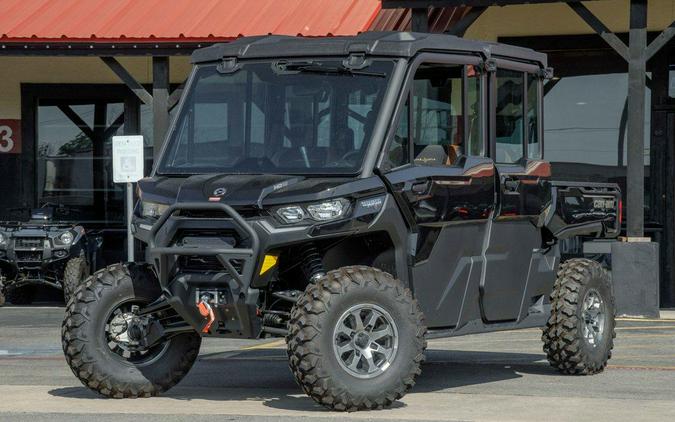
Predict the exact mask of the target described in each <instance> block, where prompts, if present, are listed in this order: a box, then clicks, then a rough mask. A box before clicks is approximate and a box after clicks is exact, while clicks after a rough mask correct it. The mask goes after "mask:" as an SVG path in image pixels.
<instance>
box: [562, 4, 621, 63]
mask: <svg viewBox="0 0 675 422" xmlns="http://www.w3.org/2000/svg"><path fill="white" fill-rule="evenodd" d="M567 4H568V6H569V7H570V8H572V10H574V12H575V13H576V14H577V15H579V17H580V18H581V19H583V21H584V22H586V23H587V24H588V26H590V27H591V28H592V29H593V30H594V31H595V32H596V33H597V34H598V35H600V37H602V39H603V40H605V42H607V44H609V45H610V47H612V48H613V49H614V50H615V51H616V52H617V53H619V55H620V56H621V57H623V58H624V60H626V61H628V46H626V44H624V42H623V41H621V39H619V37H617V36H616V34H614V33H613V32H612V31H610V30H609V28H607V27H606V26H605V24H604V23H602V21H601V20H600V19H598V18H597V16H595V15H594V14H593V12H591V11H590V10H588V8H586V6H584V5H583V4H581V2H579V1H573V2H570V3H567Z"/></svg>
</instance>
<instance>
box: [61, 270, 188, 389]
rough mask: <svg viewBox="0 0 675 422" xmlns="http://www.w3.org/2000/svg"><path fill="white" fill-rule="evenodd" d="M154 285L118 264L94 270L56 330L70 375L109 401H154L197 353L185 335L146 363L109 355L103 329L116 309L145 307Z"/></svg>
mask: <svg viewBox="0 0 675 422" xmlns="http://www.w3.org/2000/svg"><path fill="white" fill-rule="evenodd" d="M158 295H159V286H158V285H157V283H156V281H155V280H154V279H152V278H151V277H147V276H145V275H144V274H143V273H142V272H140V273H136V272H134V275H133V276H132V275H131V274H130V271H129V269H128V268H127V267H126V266H125V265H122V264H116V265H111V266H109V267H107V268H104V269H102V270H99V271H97V272H96V273H94V274H93V275H92V276H91V277H89V278H88V279H87V280H86V282H85V283H84V284H83V285H81V286H80V287H79V288H78V289H77V290H76V292H75V294H74V296H73V297H72V298H71V300H70V301H69V302H68V305H67V307H66V316H65V319H64V322H63V325H62V327H61V335H62V345H63V351H64V353H65V356H66V361H67V363H68V365H69V366H70V368H71V369H72V371H73V373H74V374H75V376H76V377H77V378H79V379H80V381H81V382H82V383H83V384H84V385H85V386H87V387H89V388H90V389H92V390H94V391H96V392H98V393H100V394H102V395H104V396H107V397H113V398H136V397H149V396H155V395H157V394H159V393H161V392H164V391H166V390H168V389H169V388H171V387H173V386H174V385H175V384H176V383H178V382H179V381H180V380H181V379H182V378H183V377H184V376H185V375H186V374H187V373H188V371H189V370H190V368H191V367H192V364H193V363H194V361H195V359H196V358H197V354H198V353H199V346H200V344H201V337H200V336H199V335H198V334H197V333H186V334H181V335H178V336H176V337H173V338H171V339H170V340H169V341H168V343H165V344H164V345H162V346H161V347H162V349H161V353H160V354H159V355H157V356H155V357H154V358H152V359H150V360H149V361H147V362H140V363H139V362H131V361H129V360H128V359H125V358H124V357H123V356H120V355H118V354H116V353H115V352H113V350H112V349H111V347H110V346H109V344H108V339H107V338H106V324H107V323H108V321H109V318H110V316H111V315H112V313H113V312H114V310H115V309H117V308H119V307H120V306H126V305H124V304H125V303H126V304H129V303H149V302H151V301H152V300H154V299H156V298H157V297H158Z"/></svg>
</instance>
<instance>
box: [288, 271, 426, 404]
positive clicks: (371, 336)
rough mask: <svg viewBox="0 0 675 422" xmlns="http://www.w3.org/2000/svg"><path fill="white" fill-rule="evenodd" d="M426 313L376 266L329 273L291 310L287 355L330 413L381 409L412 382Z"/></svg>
mask: <svg viewBox="0 0 675 422" xmlns="http://www.w3.org/2000/svg"><path fill="white" fill-rule="evenodd" d="M425 333H426V327H425V326H424V318H423V316H422V312H421V311H420V309H419V306H418V304H417V301H415V299H413V297H412V293H411V292H410V290H409V289H407V288H405V287H403V285H402V283H401V282H400V281H398V280H396V279H394V278H393V277H392V276H391V275H389V274H387V273H385V272H382V271H380V270H378V269H375V268H370V267H363V266H355V267H344V268H340V269H338V270H334V271H330V272H329V273H328V274H327V275H326V276H324V277H323V278H321V279H320V280H319V281H318V282H317V283H315V284H312V285H310V286H309V287H308V288H307V290H306V291H305V293H304V295H303V296H302V297H301V298H300V299H299V300H298V302H297V303H296V304H295V306H294V307H293V310H292V311H291V320H290V323H289V334H288V337H287V338H286V340H287V343H288V357H289V364H290V367H291V371H292V372H293V375H294V377H295V379H296V380H297V382H298V384H299V385H300V386H301V387H302V389H303V390H304V391H305V393H307V394H308V395H309V396H310V397H311V398H312V399H314V400H315V401H316V402H318V403H319V404H321V405H323V406H325V407H328V408H330V409H333V410H341V411H355V410H365V409H381V408H383V407H386V406H389V405H391V404H392V403H393V402H394V401H395V400H397V399H400V398H401V397H403V396H404V395H405V394H406V393H407V392H408V391H409V390H410V389H411V388H412V387H413V385H414V384H415V378H416V377H417V375H419V374H420V372H421V369H420V364H421V362H422V361H423V360H424V350H425V348H426V341H425V339H424V335H425Z"/></svg>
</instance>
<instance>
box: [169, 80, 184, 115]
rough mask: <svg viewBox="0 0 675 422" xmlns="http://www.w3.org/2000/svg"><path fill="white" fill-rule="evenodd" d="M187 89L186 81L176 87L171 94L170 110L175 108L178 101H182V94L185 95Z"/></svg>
mask: <svg viewBox="0 0 675 422" xmlns="http://www.w3.org/2000/svg"><path fill="white" fill-rule="evenodd" d="M184 89H185V82H183V83H182V84H180V85H178V87H176V89H174V90H173V91H172V92H171V94H169V104H168V107H169V110H171V109H172V108H174V107H175V106H176V104H178V101H180V97H181V95H183V90H184Z"/></svg>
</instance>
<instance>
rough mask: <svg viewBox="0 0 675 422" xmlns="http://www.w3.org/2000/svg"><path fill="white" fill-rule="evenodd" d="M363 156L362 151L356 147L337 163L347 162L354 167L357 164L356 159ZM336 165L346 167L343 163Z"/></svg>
mask: <svg viewBox="0 0 675 422" xmlns="http://www.w3.org/2000/svg"><path fill="white" fill-rule="evenodd" d="M360 156H361V151H360V150H358V149H356V150H354V151H349V152H348V153H346V154H345V155H343V156H342V157H340V159H339V160H338V161H337V162H336V164H346V166H349V167H352V166H354V165H355V164H356V161H357V160H358V159H359V157H360ZM336 167H344V166H342V165H336Z"/></svg>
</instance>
